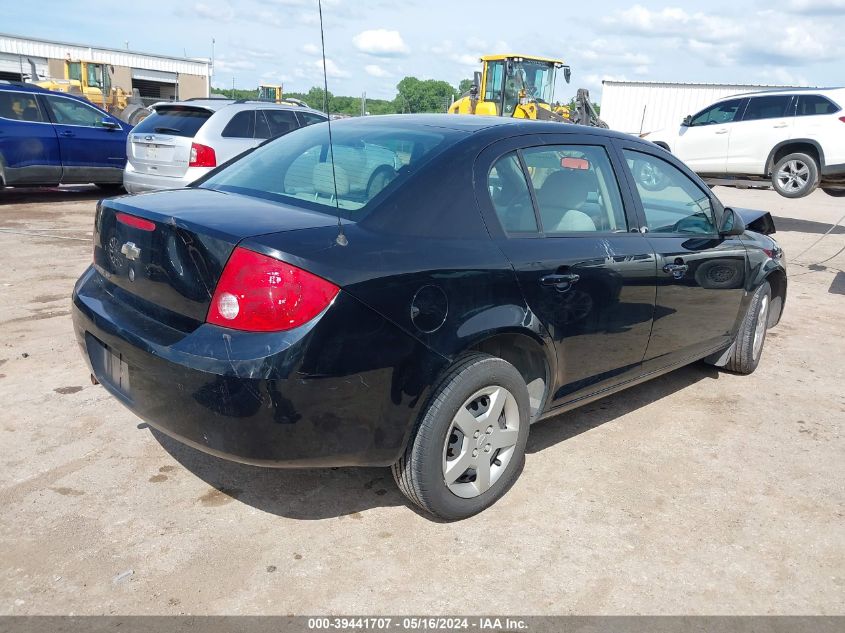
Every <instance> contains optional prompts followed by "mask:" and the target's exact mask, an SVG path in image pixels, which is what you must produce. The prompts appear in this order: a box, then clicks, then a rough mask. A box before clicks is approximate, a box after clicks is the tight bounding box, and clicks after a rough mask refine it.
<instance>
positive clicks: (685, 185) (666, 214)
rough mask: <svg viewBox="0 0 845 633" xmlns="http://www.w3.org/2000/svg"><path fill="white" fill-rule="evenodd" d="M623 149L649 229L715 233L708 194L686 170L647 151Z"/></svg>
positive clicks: (660, 231) (696, 233)
mask: <svg viewBox="0 0 845 633" xmlns="http://www.w3.org/2000/svg"><path fill="white" fill-rule="evenodd" d="M624 152H625V160H626V162H627V164H628V168H629V169H630V170H631V174H632V175H633V176H634V182H635V183H636V185H637V193H639V196H640V201H641V202H642V205H643V212H644V213H645V219H646V226H647V227H648V230H649V231H650V232H652V233H688V234H692V235H713V234H715V233H716V221H715V216H714V213H713V206H712V204H711V203H710V197H709V196H708V195H707V194H706V193H704V191H702V190H701V189H700V188H699V187H698V185H696V184H695V182H693V181H692V180H691V179H690V178H689V177H688V176H687V175H686V174H684V173H683V172H682V171H681V170H680V169H678V168H677V167H675V166H674V165H671V164H670V163H667V162H666V161H664V160H662V159H660V158H657V157H655V156H651V155H650V154H643V153H640V152H635V151H632V150H627V149H626V150H624Z"/></svg>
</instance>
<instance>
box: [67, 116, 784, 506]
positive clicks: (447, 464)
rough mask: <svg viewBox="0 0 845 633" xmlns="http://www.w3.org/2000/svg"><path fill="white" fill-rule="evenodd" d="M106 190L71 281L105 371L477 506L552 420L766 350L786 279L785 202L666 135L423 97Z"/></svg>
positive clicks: (171, 421)
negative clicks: (718, 178)
mask: <svg viewBox="0 0 845 633" xmlns="http://www.w3.org/2000/svg"><path fill="white" fill-rule="evenodd" d="M328 132H329V130H328V128H327V126H326V124H320V125H314V126H311V127H307V128H304V129H301V130H298V131H295V132H292V133H291V134H288V135H287V136H284V137H282V138H280V139H278V140H275V141H273V142H270V143H268V144H266V145H264V146H262V147H260V148H258V149H257V150H255V151H253V152H251V153H249V154H248V155H246V156H244V157H242V158H241V159H240V160H237V161H235V162H233V163H230V164H228V165H224V166H222V167H221V168H219V169H217V170H216V171H214V172H212V173H211V174H210V175H209V176H207V177H206V178H205V179H203V180H202V181H200V182H198V183H195V184H194V185H193V186H192V187H190V188H188V189H185V190H177V191H164V192H157V193H150V194H145V195H140V196H125V197H121V198H115V199H111V200H105V201H103V202H102V203H101V204H100V205H99V207H98V209H97V214H96V220H95V232H94V262H93V265H92V266H91V267H90V268H89V269H88V270H87V271H86V272H85V273H84V274H83V275H82V277H81V278H80V279H79V281H78V282H77V284H76V288H75V290H74V294H73V303H74V311H73V317H74V324H75V329H76V335H77V337H78V339H79V342H80V344H81V346H82V349H83V352H84V354H85V357H86V359H87V361H88V363H89V364H90V367H91V371H92V374H93V376H94V377H95V378H96V380H98V381H99V382H100V383H102V385H103V386H104V387H105V388H106V389H108V390H109V391H110V392H111V393H112V394H113V395H114V396H115V398H117V399H118V400H119V401H121V402H122V403H124V404H125V405H126V406H128V407H129V408H130V409H131V410H132V411H134V412H135V413H136V414H137V415H139V416H140V417H141V418H143V419H144V420H146V421H147V422H149V424H150V425H152V426H153V427H155V428H157V429H159V430H161V431H163V432H164V433H166V434H168V435H171V436H172V437H174V438H176V439H178V440H180V441H182V442H185V443H187V444H190V445H191V446H194V447H196V448H199V449H201V450H204V451H207V452H209V453H213V454H215V455H219V456H222V457H226V458H229V459H233V460H237V461H240V462H244V463H249V464H259V465H266V466H274V467H306V466H309V467H310V466H363V465H367V466H390V467H391V468H392V469H393V474H394V477H395V479H396V482H397V484H398V485H399V487H400V488H401V489H402V491H403V492H404V493H405V494H406V495H407V496H408V498H409V499H410V500H411V501H412V502H413V503H415V504H417V505H419V506H420V507H422V508H424V509H425V510H428V511H429V512H431V513H433V514H435V515H437V516H439V517H442V518H445V519H459V518H463V517H467V516H469V515H472V514H474V513H477V512H479V511H481V510H483V509H484V508H486V507H488V506H490V505H491V504H492V503H494V502H495V501H496V500H497V499H498V498H499V497H500V496H502V495H503V494H504V493H505V492H506V491H507V489H508V487H509V486H510V485H511V484H512V483H513V482H514V481H515V479H516V478H517V476H518V475H519V472H520V470H521V468H522V465H523V461H524V450H525V443H526V439H527V437H528V431H529V425H530V424H531V423H533V422H536V421H538V420H540V419H542V418H545V417H548V416H552V415H555V414H558V413H560V412H562V411H565V410H567V409H571V408H573V407H577V406H580V405H582V404H585V403H587V402H590V401H592V400H595V399H597V398H600V397H603V396H606V395H608V394H610V393H613V392H615V391H618V390H620V389H624V388H625V387H628V386H631V385H634V384H636V383H639V382H642V381H644V380H647V379H649V378H654V377H655V376H659V375H660V374H663V373H665V372H668V371H671V370H673V369H675V368H677V367H680V366H682V365H685V364H687V363H691V362H694V361H698V360H700V359H704V360H706V361H708V362H711V363H713V364H716V365H719V366H723V367H726V368H727V369H728V370H731V371H734V372H739V373H750V372H752V371H754V369H755V368H756V366H757V364H758V362H759V360H760V356H761V353H762V349H763V342H764V340H765V337H766V330H767V328H769V327H772V326H773V325H775V324H776V323H777V322H778V320H779V318H780V315H781V312H782V310H783V306H784V300H785V298H786V272H785V268H784V262H783V259H782V252H781V250H780V248H779V247H778V245H777V243H776V242H775V241H774V240H773V239H772V238H771V237H769V234H771V233H773V232H774V226H773V224H772V220H771V216H770V215H769V214H767V213H765V212H755V211H748V210H741V209H729V208H725V207H724V206H723V205H722V204H721V203H720V202H719V200H718V199H717V198H716V197H715V196H714V195H713V193H712V192H711V191H710V190H709V189H708V187H707V186H706V185H705V184H704V183H703V182H702V181H701V180H700V179H699V178H698V177H696V176H695V174H693V173H692V172H691V171H690V170H689V169H687V168H686V167H685V166H684V165H683V164H682V163H680V162H679V161H678V160H676V159H675V158H673V157H672V156H671V155H670V154H669V153H667V152H665V151H664V150H662V149H660V148H659V147H657V146H655V145H653V144H651V143H648V142H645V141H641V140H639V139H636V138H632V137H630V136H626V135H622V134H617V133H614V132H608V131H606V130H599V129H593V128H584V127H580V126H573V125H562V124H559V123H542V122H536V121H522V122H520V121H514V120H509V119H496V118H493V119H491V118H486V117H459V116H450V115H419V116H417V115H408V116H402V115H400V116H391V117H372V118H361V119H349V120H345V121H337V122H335V123H333V125H332V134H333V142H332V143H331V144H330V143H329V134H328Z"/></svg>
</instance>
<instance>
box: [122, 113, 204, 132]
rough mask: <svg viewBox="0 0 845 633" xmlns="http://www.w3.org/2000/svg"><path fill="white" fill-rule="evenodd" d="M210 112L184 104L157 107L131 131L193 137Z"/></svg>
mask: <svg viewBox="0 0 845 633" xmlns="http://www.w3.org/2000/svg"><path fill="white" fill-rule="evenodd" d="M211 114H212V113H211V112H209V111H208V110H202V109H199V108H189V107H185V106H175V107H173V106H171V107H167V108H158V109H157V110H156V111H155V112H153V113H152V114H151V115H150V116H148V117H147V118H146V119H144V120H143V121H141V122H140V123H139V124H138V125H136V126H135V129H133V130H132V131H133V132H146V133H147V134H150V133H153V134H172V135H174V136H187V137H193V136H196V133H197V132H199V129H200V128H201V127H202V126H203V124H204V123H205V122H206V121H208V119H210V118H211Z"/></svg>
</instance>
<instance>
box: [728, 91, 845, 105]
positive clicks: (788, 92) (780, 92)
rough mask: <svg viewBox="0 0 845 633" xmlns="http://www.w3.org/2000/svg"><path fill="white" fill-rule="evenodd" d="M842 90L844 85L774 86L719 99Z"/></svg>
mask: <svg viewBox="0 0 845 633" xmlns="http://www.w3.org/2000/svg"><path fill="white" fill-rule="evenodd" d="M841 92H845V88H843V87H832V88H772V89H770V90H758V91H756V92H740V93H737V94H735V95H730V96H728V97H723V98H721V99H719V101H726V100H728V99H736V98H737V97H769V96H773V97H777V96H781V95H794V94H820V95H824V94H831V93H835V94H839V93H841ZM716 103H718V102H716Z"/></svg>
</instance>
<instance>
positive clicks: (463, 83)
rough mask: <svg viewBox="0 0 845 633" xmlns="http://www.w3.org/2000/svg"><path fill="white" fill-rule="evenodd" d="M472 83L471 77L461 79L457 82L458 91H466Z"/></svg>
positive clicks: (463, 92)
mask: <svg viewBox="0 0 845 633" xmlns="http://www.w3.org/2000/svg"><path fill="white" fill-rule="evenodd" d="M472 84H473V80H472V79H461V83H459V84H458V92H459V93H460V94H462V95H463V94H466V93H468V92H469V90H470V88H472Z"/></svg>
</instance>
